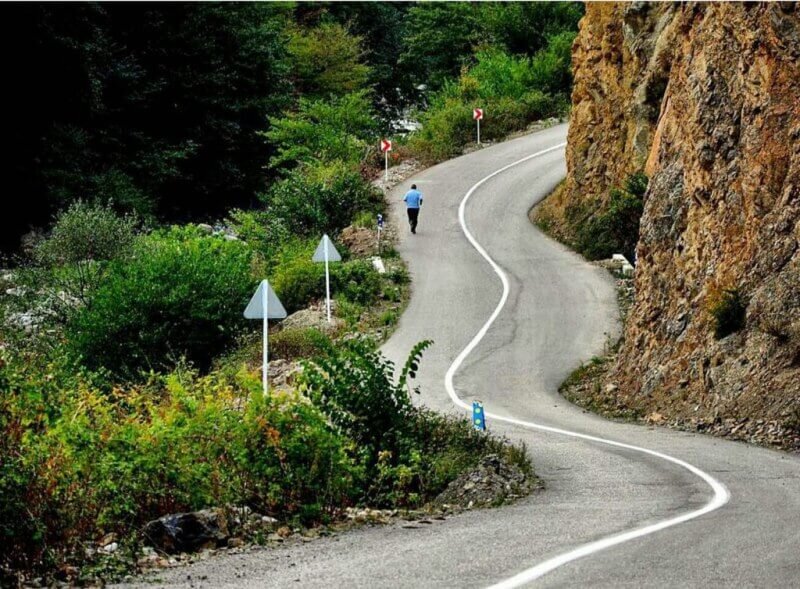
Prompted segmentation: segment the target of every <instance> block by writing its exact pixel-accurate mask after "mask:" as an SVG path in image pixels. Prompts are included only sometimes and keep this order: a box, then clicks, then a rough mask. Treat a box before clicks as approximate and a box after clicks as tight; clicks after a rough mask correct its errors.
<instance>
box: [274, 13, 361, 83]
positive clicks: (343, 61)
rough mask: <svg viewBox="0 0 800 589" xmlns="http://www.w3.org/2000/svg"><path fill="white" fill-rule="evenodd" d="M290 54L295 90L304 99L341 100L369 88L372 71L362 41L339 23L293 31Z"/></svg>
mask: <svg viewBox="0 0 800 589" xmlns="http://www.w3.org/2000/svg"><path fill="white" fill-rule="evenodd" d="M288 51H289V56H290V63H291V71H292V76H293V79H294V84H295V89H296V91H297V92H299V93H300V94H301V95H303V96H306V97H318V98H327V97H329V96H332V95H333V96H340V95H342V94H347V93H350V92H356V91H358V90H361V89H363V88H364V87H365V86H366V84H367V79H368V77H369V67H368V66H366V65H365V64H364V63H363V56H364V52H363V49H362V48H361V37H358V36H354V35H351V34H349V33H348V32H347V29H345V28H344V27H343V26H342V25H340V24H338V23H333V22H323V23H321V24H320V25H319V26H316V27H314V28H312V29H304V28H300V27H297V28H295V29H293V30H292V31H291V33H290V40H289V45H288Z"/></svg>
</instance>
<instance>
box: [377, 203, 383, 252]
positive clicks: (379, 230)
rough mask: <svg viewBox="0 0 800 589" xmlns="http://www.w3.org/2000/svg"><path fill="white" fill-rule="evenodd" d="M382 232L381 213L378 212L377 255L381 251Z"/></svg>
mask: <svg viewBox="0 0 800 589" xmlns="http://www.w3.org/2000/svg"><path fill="white" fill-rule="evenodd" d="M382 232H383V215H381V214H380V213H378V255H380V253H381V233H382Z"/></svg>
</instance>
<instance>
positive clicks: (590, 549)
mask: <svg viewBox="0 0 800 589" xmlns="http://www.w3.org/2000/svg"><path fill="white" fill-rule="evenodd" d="M564 146H566V143H560V144H558V145H556V146H554V147H550V148H548V149H544V150H542V151H538V152H536V153H534V154H531V155H529V156H526V157H524V158H522V159H520V160H517V161H515V162H513V163H510V164H508V165H507V166H503V167H502V168H500V169H499V170H495V171H494V172H492V173H491V174H489V175H488V176H486V177H484V178H483V179H481V180H480V181H478V182H477V183H476V184H475V185H473V186H472V188H470V189H469V191H468V192H467V193H466V194H465V195H464V198H463V199H462V200H461V204H460V205H459V207H458V220H459V222H460V223H461V229H462V230H463V231H464V235H465V236H466V237H467V239H468V240H469V242H470V243H471V244H472V247H474V248H475V249H476V250H477V251H478V253H479V254H480V255H481V256H483V258H484V259H485V260H486V261H487V262H488V263H489V265H490V266H491V267H492V269H493V270H494V271H495V274H497V276H499V277H500V281H501V282H502V283H503V295H502V296H501V297H500V301H499V302H498V303H497V307H495V310H494V312H493V313H492V314H491V316H490V317H489V319H488V320H487V321H486V323H484V325H483V327H481V329H480V330H479V331H478V333H476V334H475V337H473V338H472V340H471V341H470V342H469V344H467V346H466V347H465V348H464V349H463V350H461V353H460V354H459V355H458V356H457V357H456V359H455V360H454V361H453V363H452V364H451V365H450V368H448V370H447V374H445V377H444V384H445V388H446V389H447V394H448V395H449V396H450V399H451V400H452V401H453V403H455V404H456V405H457V406H458V407H461V408H462V409H466V410H467V411H472V407H471V406H470V405H468V404H467V403H465V402H464V401H463V400H461V398H460V397H459V396H458V395H457V394H456V391H455V388H454V387H453V377H454V376H455V374H456V372H457V371H458V369H459V368H460V367H461V364H462V363H463V362H464V360H465V359H466V358H467V356H469V355H470V353H471V352H472V350H474V349H475V348H476V347H477V346H478V344H479V343H480V342H481V340H482V339H483V337H484V336H485V335H486V332H488V331H489V328H490V327H491V326H492V324H493V323H494V321H495V319H497V317H498V316H499V315H500V312H501V311H502V310H503V308H504V307H505V304H506V300H508V293H509V285H508V278H507V277H506V274H505V272H503V269H502V268H500V266H499V265H498V264H497V263H496V262H495V261H494V260H493V259H492V258H491V256H489V254H488V253H487V252H486V250H485V249H484V248H483V246H481V244H480V243H478V241H477V240H476V239H475V238H474V237H473V236H472V233H470V231H469V229H468V228H467V223H466V221H465V219H464V211H465V210H466V206H467V202H468V201H469V198H470V197H471V196H472V194H473V193H474V192H475V191H476V190H477V189H478V188H480V187H481V186H482V185H483V184H484V183H485V182H487V181H488V180H490V179H491V178H494V177H495V176H497V175H499V174H502V173H503V172H505V171H506V170H509V169H510V168H513V167H514V166H517V165H519V164H521V163H524V162H527V161H528V160H531V159H533V158H536V157H539V156H541V155H544V154H546V153H550V152H552V151H555V150H557V149H561V148H563V147H564ZM485 415H486V417H488V418H491V419H493V420H496V421H503V422H506V423H512V424H514V425H520V426H523V427H527V428H531V429H536V430H539V431H544V432H548V433H553V434H558V435H562V436H569V437H572V438H578V439H581V440H586V441H589V442H597V443H600V444H607V445H609V446H615V447H617V448H625V449H627V450H633V451H635V452H641V453H643V454H648V455H650V456H655V457H656V458H660V459H662V460H666V461H667V462H671V463H673V464H676V465H678V466H680V467H682V468H685V469H686V470H688V471H689V472H691V473H692V474H694V475H696V476H698V477H700V478H701V479H703V481H704V482H705V483H707V484H708V486H709V487H711V490H712V491H713V493H714V494H713V496H712V498H711V499H710V500H709V502H708V503H706V504H705V505H704V506H703V507H701V508H700V509H696V510H694V511H689V512H687V513H684V514H683V515H679V516H676V517H672V518H669V519H665V520H663V521H660V522H657V523H655V524H651V525H649V526H644V527H641V528H634V529H633V530H630V531H627V532H621V533H619V534H614V535H611V536H607V537H605V538H601V539H600V540H596V541H594V542H589V543H588V544H583V545H581V546H578V547H577V548H574V549H573V550H570V551H568V552H564V553H563V554H559V555H557V556H554V557H552V558H549V559H547V560H545V561H544V562H541V563H539V564H537V565H535V566H532V567H530V568H528V569H525V570H524V571H521V572H519V573H517V574H516V575H514V576H513V577H511V578H508V579H505V580H503V581H500V582H498V583H496V584H494V585H492V586H491V589H501V588H502V589H509V588H511V587H519V586H521V585H524V584H526V583H530V582H531V581H535V580H536V579H539V578H540V577H542V576H544V575H546V574H547V573H549V572H550V571H553V570H555V569H557V568H558V567H560V566H563V565H565V564H567V563H569V562H572V561H573V560H577V559H579V558H583V557H584V556H589V555H590V554H594V553H595V552H599V551H601V550H605V549H606V548H610V547H612V546H616V545H618V544H622V543H623V542H628V541H630V540H634V539H636V538H641V537H642V536H647V535H649V534H653V533H655V532H658V531H660V530H663V529H666V528H670V527H672V526H676V525H678V524H681V523H684V522H687V521H689V520H692V519H695V518H698V517H700V516H702V515H705V514H707V513H710V512H712V511H714V510H716V509H719V508H720V507H722V506H723V505H725V504H726V503H727V502H728V501H729V500H730V493H729V492H728V490H727V489H726V488H725V486H724V485H723V484H722V483H720V482H719V481H718V480H716V479H715V478H714V477H712V476H711V475H709V474H708V473H706V472H704V471H702V470H700V469H699V468H697V467H696V466H693V465H691V464H689V463H688V462H685V461H683V460H680V459H678V458H674V457H672V456H669V455H667V454H662V453H661V452H656V451H654V450H648V449H646V448H641V447H639V446H632V445H630V444H624V443H622V442H616V441H614V440H607V439H605V438H599V437H596V436H589V435H586V434H581V433H578V432H573V431H569V430H564V429H559V428H555V427H549V426H546V425H539V424H537V423H533V422H530V421H522V420H520V419H514V418H512V417H503V416H500V415H495V414H493V413H491V412H486V413H485Z"/></svg>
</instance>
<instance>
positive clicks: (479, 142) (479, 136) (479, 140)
mask: <svg viewBox="0 0 800 589" xmlns="http://www.w3.org/2000/svg"><path fill="white" fill-rule="evenodd" d="M480 144H481V120H480V119H478V145H480Z"/></svg>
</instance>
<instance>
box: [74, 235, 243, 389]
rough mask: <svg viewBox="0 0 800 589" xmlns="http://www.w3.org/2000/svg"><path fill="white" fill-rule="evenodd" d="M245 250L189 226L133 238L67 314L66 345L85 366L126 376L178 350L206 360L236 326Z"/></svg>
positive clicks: (239, 317)
mask: <svg viewBox="0 0 800 589" xmlns="http://www.w3.org/2000/svg"><path fill="white" fill-rule="evenodd" d="M251 255H252V252H251V250H250V249H249V248H248V247H247V246H246V245H245V244H243V243H241V242H238V241H228V240H226V239H223V238H222V237H211V236H203V235H201V234H200V232H199V231H198V230H196V229H193V228H187V229H183V230H179V229H177V228H173V229H172V230H169V231H164V232H160V233H156V234H153V235H150V236H147V237H143V238H141V239H140V240H139V241H138V243H137V244H136V248H135V253H134V255H133V256H132V258H131V259H130V260H127V261H124V262H116V263H114V264H112V265H111V266H110V267H109V270H108V273H107V275H106V276H105V278H104V279H103V281H102V282H101V284H100V285H99V287H98V288H97V290H96V292H95V293H94V295H93V297H92V300H91V304H90V305H89V306H87V307H85V308H84V309H82V310H81V311H80V312H78V313H77V315H76V316H75V317H74V319H73V320H72V321H71V323H70V325H69V334H68V335H69V344H70V347H71V348H72V349H73V350H74V351H75V353H76V354H78V355H79V356H80V357H81V358H82V362H83V363H84V364H85V365H86V366H89V367H92V368H97V367H105V368H107V369H108V370H111V371H112V372H114V373H116V374H118V375H124V376H127V377H132V376H135V375H136V374H137V372H138V371H140V370H150V369H155V370H160V369H161V368H163V367H164V366H166V365H169V363H170V362H174V361H175V360H177V359H179V358H180V357H182V356H185V357H186V358H187V359H188V360H189V361H191V362H193V363H195V364H196V365H197V366H198V367H200V368H206V367H208V366H209V364H210V362H211V360H212V359H213V357H214V356H215V355H216V354H218V353H220V352H221V351H223V350H224V349H225V347H226V346H227V345H228V344H229V343H230V342H231V341H232V340H233V338H234V336H235V335H236V331H237V330H238V329H240V328H242V327H243V326H244V319H243V318H242V309H244V307H245V305H246V304H247V301H248V300H249V298H250V296H251V294H252V292H253V289H254V288H255V280H254V279H253V277H252V275H251V272H250V260H251Z"/></svg>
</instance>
